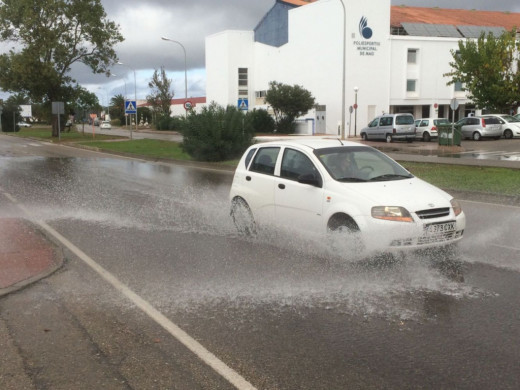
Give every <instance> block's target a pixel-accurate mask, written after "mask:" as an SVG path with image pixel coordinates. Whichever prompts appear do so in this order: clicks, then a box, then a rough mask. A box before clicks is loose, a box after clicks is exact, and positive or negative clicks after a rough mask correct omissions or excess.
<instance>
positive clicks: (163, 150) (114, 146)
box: [79, 139, 191, 161]
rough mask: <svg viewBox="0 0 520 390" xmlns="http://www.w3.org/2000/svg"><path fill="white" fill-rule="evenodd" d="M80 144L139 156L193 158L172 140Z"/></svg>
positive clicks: (176, 158) (177, 158)
mask: <svg viewBox="0 0 520 390" xmlns="http://www.w3.org/2000/svg"><path fill="white" fill-rule="evenodd" d="M79 144H81V145H85V146H90V147H95V148H99V149H102V150H106V151H113V152H119V153H129V154H136V155H139V156H147V157H155V158H171V159H175V160H187V161H189V160H191V157H190V156H189V155H188V154H187V153H185V152H184V151H183V150H182V148H181V145H180V144H179V143H178V142H172V141H161V140H155V139H136V140H131V141H130V140H125V141H117V142H104V141H89V142H79Z"/></svg>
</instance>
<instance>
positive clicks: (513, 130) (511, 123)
mask: <svg viewBox="0 0 520 390" xmlns="http://www.w3.org/2000/svg"><path fill="white" fill-rule="evenodd" d="M482 116H483V117H484V118H489V117H495V118H497V119H498V121H499V122H500V124H501V125H502V135H503V136H504V138H506V139H511V138H514V137H520V119H517V118H515V117H514V116H511V115H505V114H489V115H488V114H486V115H482Z"/></svg>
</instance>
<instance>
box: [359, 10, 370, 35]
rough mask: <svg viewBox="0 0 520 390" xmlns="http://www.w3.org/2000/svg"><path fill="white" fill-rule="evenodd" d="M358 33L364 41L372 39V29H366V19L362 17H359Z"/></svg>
mask: <svg viewBox="0 0 520 390" xmlns="http://www.w3.org/2000/svg"><path fill="white" fill-rule="evenodd" d="M359 33H360V34H361V36H362V37H363V38H365V39H370V38H372V29H371V28H370V27H368V21H367V18H366V17H364V16H363V17H361V20H360V21H359Z"/></svg>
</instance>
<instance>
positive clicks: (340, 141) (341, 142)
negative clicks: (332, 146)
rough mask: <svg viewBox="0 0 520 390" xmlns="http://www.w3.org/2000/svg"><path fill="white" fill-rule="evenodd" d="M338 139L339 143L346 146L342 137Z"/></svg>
mask: <svg viewBox="0 0 520 390" xmlns="http://www.w3.org/2000/svg"><path fill="white" fill-rule="evenodd" d="M337 140H338V141H339V143H340V144H341V146H345V144H344V143H343V141H342V140H341V139H340V138H337Z"/></svg>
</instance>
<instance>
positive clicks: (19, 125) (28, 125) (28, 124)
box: [17, 122, 31, 127]
mask: <svg viewBox="0 0 520 390" xmlns="http://www.w3.org/2000/svg"><path fill="white" fill-rule="evenodd" d="M17 125H18V127H31V124H30V123H27V122H18V123H17Z"/></svg>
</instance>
